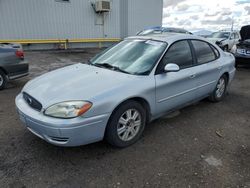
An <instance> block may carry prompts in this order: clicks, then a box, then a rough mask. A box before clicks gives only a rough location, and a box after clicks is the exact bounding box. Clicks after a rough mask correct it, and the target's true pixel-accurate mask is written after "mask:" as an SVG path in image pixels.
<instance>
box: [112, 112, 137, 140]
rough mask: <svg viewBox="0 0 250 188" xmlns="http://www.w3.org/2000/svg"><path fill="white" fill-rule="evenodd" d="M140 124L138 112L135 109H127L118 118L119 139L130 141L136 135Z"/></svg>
mask: <svg viewBox="0 0 250 188" xmlns="http://www.w3.org/2000/svg"><path fill="white" fill-rule="evenodd" d="M141 125H142V118H141V114H140V112H139V111H138V110H136V109H128V110H127V111H125V112H124V113H123V114H122V115H121V117H120V118H119V121H118V125H117V134H118V136H119V138H120V139H121V140H123V141H130V140H132V139H133V138H134V137H135V136H136V135H137V133H138V132H139V130H140V127H141Z"/></svg>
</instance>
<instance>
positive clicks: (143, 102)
mask: <svg viewBox="0 0 250 188" xmlns="http://www.w3.org/2000/svg"><path fill="white" fill-rule="evenodd" d="M129 101H135V102H138V103H139V104H141V105H142V107H143V108H144V109H146V123H148V122H149V121H150V119H151V108H150V105H149V102H148V101H147V100H146V99H145V98H143V97H131V98H128V99H125V100H124V101H122V102H120V103H119V104H118V105H117V106H116V107H115V108H114V109H113V111H112V113H111V115H110V117H109V120H108V123H109V121H110V119H111V118H112V116H113V114H114V112H115V111H116V110H117V109H118V108H119V107H120V106H122V105H123V104H125V103H127V102H129Z"/></svg>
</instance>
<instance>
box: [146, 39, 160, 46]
mask: <svg viewBox="0 0 250 188" xmlns="http://www.w3.org/2000/svg"><path fill="white" fill-rule="evenodd" d="M145 43H146V44H150V45H153V46H159V45H160V46H161V45H163V43H162V42H159V41H153V40H147V41H146V42H145Z"/></svg>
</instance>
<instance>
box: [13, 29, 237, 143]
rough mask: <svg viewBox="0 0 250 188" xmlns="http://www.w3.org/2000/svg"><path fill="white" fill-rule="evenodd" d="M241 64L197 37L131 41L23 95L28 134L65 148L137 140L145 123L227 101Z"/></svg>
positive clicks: (40, 81) (31, 85) (34, 84)
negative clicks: (196, 104)
mask: <svg viewBox="0 0 250 188" xmlns="http://www.w3.org/2000/svg"><path fill="white" fill-rule="evenodd" d="M234 74H235V59H234V57H233V55H231V54H230V53H226V52H223V51H222V50H221V49H220V48H219V47H218V46H215V45H213V44H212V43H210V42H208V41H205V39H202V38H199V37H195V36H192V35H178V34H169V35H158V36H148V37H145V36H144V37H143V36H136V37H129V38H127V39H125V40H123V41H121V42H120V43H118V44H117V45H115V46H113V47H111V48H108V49H106V50H105V51H103V52H102V53H100V54H98V55H97V56H95V57H94V58H93V59H91V60H90V61H89V63H87V64H81V63H79V64H75V65H71V66H68V67H64V68H61V69H58V70H55V71H52V72H49V73H46V74H44V75H42V76H40V77H37V78H35V79H33V80H31V81H29V82H28V83H27V84H26V85H25V86H24V88H23V90H22V91H21V93H20V94H19V95H18V96H17V97H16V106H17V110H18V113H19V115H20V119H21V120H22V121H23V122H24V124H25V125H26V127H27V129H28V130H30V131H31V132H32V133H33V134H35V135H37V136H38V137H40V138H42V139H44V140H46V141H47V142H49V143H51V144H54V145H58V146H78V145H84V144H89V143H93V142H97V141H100V140H103V139H105V140H107V141H108V142H109V143H110V144H112V145H114V146H117V147H126V146H129V145H131V144H133V143H135V142H136V141H137V140H138V139H139V138H140V136H141V135H142V132H143V130H144V128H145V125H146V124H147V123H148V122H150V121H152V120H154V119H156V118H159V117H160V116H162V115H164V114H166V113H169V112H171V111H173V110H176V109H179V108H181V107H184V106H186V105H188V104H190V103H193V102H196V101H199V100H201V99H203V98H206V97H208V98H209V99H210V100H211V101H213V102H218V101H221V100H222V99H223V98H224V96H225V93H226V91H227V89H228V87H229V85H230V83H231V81H232V79H233V77H234Z"/></svg>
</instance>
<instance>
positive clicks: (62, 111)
mask: <svg viewBox="0 0 250 188" xmlns="http://www.w3.org/2000/svg"><path fill="white" fill-rule="evenodd" d="M91 106H92V103H90V102H87V101H67V102H61V103H57V104H54V105H52V106H50V107H48V108H47V109H46V110H45V112H44V114H45V115H47V116H51V117H56V118H74V117H77V116H80V115H82V114H84V113H85V112H87V111H88V110H89V109H90V108H91Z"/></svg>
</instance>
